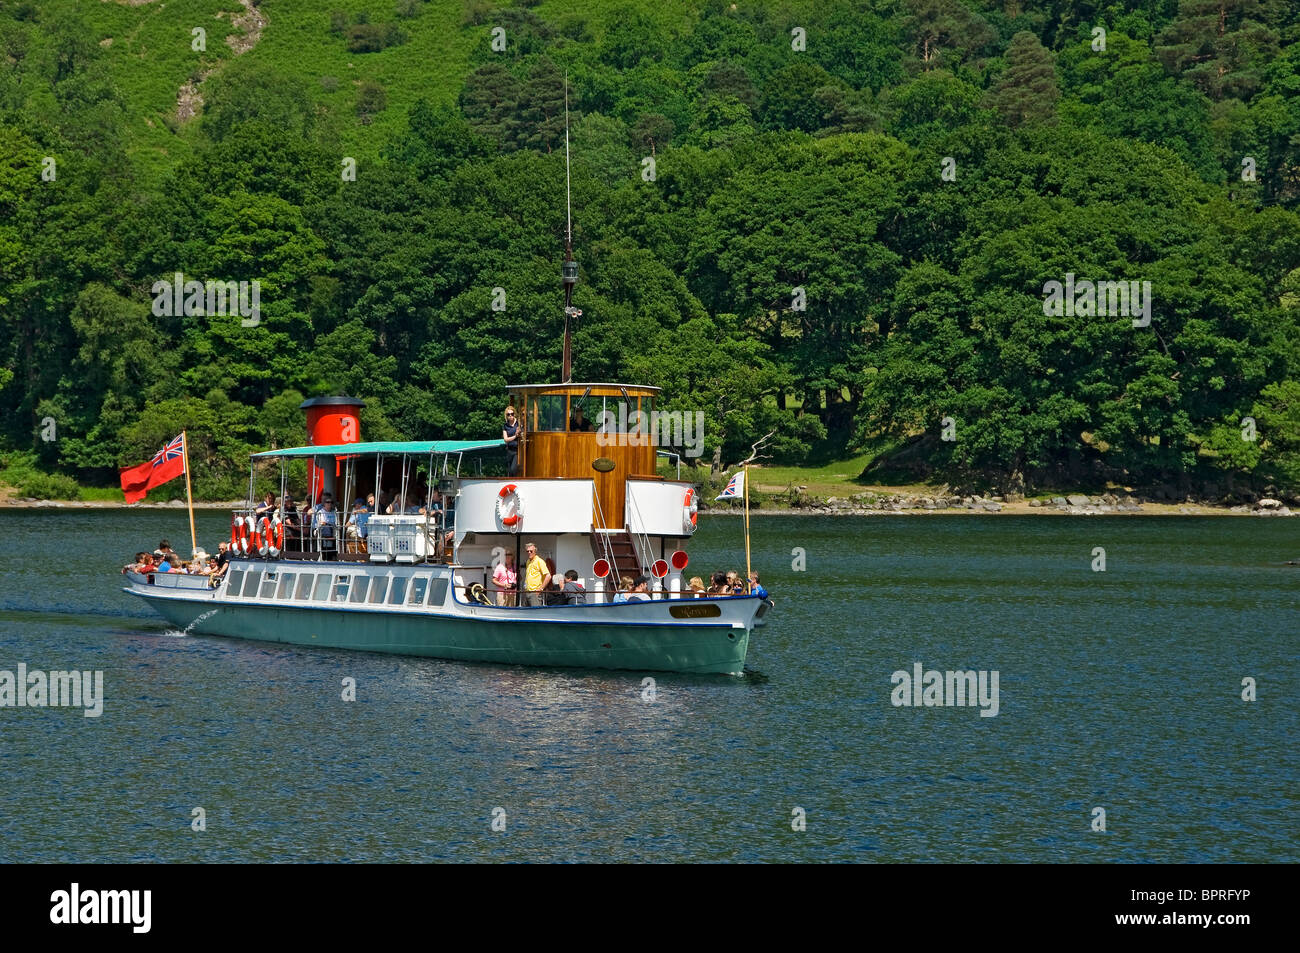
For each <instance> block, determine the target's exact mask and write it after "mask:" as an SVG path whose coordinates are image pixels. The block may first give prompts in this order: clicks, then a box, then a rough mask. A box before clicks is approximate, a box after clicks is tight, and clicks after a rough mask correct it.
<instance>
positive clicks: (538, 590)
mask: <svg viewBox="0 0 1300 953" xmlns="http://www.w3.org/2000/svg"><path fill="white" fill-rule="evenodd" d="M524 555H525V556H526V557H527V560H526V561H525V563H524V604H525V605H530V606H540V605H542V604H543V603H542V592H543V590H545V589H546V587H547V586H549V585H550V584H551V570H550V568H549V567H547V565H546V560H545V559H543V558H542V557H541V556H539V555H537V547H536V546H535V545H533V544H532V543H529V544H528V545H527V546H525V547H524Z"/></svg>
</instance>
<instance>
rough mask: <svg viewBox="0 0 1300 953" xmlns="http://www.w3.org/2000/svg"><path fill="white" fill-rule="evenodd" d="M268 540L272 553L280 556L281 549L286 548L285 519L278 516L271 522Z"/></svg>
mask: <svg viewBox="0 0 1300 953" xmlns="http://www.w3.org/2000/svg"><path fill="white" fill-rule="evenodd" d="M268 542H269V543H270V544H271V555H272V556H279V555H280V550H281V549H283V548H284V520H282V519H280V517H278V516H277V517H276V518H275V522H274V523H272V524H271V532H270V536H269V539H268Z"/></svg>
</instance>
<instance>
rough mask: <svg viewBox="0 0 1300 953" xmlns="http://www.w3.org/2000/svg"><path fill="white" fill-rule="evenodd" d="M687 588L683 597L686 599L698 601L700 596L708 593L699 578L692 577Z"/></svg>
mask: <svg viewBox="0 0 1300 953" xmlns="http://www.w3.org/2000/svg"><path fill="white" fill-rule="evenodd" d="M686 586H687V588H686V591H685V592H684V593H682V595H683V596H685V597H686V598H687V599H698V598H700V596H707V595H708V592H707V591H706V590H705V588H704V580H703V579H701V578H700V577H699V576H692V577H691V581H690V582H688V583H687V584H686Z"/></svg>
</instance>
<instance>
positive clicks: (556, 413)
mask: <svg viewBox="0 0 1300 953" xmlns="http://www.w3.org/2000/svg"><path fill="white" fill-rule="evenodd" d="M564 399H565V395H564V394H540V395H538V396H537V397H534V398H533V400H532V410H533V429H534V430H564V429H565V423H564V421H565V416H564Z"/></svg>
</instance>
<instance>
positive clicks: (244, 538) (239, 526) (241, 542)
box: [234, 516, 248, 556]
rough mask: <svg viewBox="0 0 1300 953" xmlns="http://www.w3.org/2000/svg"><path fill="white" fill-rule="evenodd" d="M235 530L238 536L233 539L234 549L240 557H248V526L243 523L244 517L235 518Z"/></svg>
mask: <svg viewBox="0 0 1300 953" xmlns="http://www.w3.org/2000/svg"><path fill="white" fill-rule="evenodd" d="M235 528H236V530H237V533H238V535H237V537H236V539H235V547H234V549H235V551H236V552H238V553H239V554H240V555H241V556H247V555H248V524H247V523H246V522H244V517H242V516H236V517H235Z"/></svg>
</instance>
